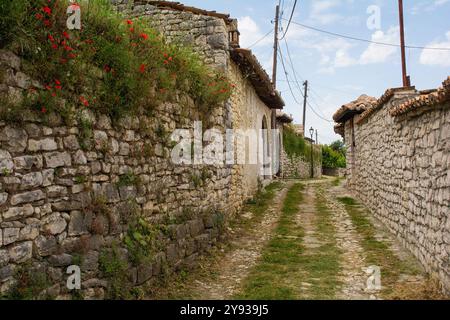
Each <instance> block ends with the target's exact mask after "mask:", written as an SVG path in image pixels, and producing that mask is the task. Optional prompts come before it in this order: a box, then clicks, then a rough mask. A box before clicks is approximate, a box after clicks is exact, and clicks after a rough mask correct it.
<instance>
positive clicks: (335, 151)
mask: <svg viewBox="0 0 450 320" xmlns="http://www.w3.org/2000/svg"><path fill="white" fill-rule="evenodd" d="M345 153H346V151H345V147H344V145H343V143H342V142H341V141H339V140H338V141H335V142H333V143H332V144H331V145H330V146H326V145H325V146H322V159H323V160H322V165H323V167H325V168H345V167H346V166H347V163H346V158H345Z"/></svg>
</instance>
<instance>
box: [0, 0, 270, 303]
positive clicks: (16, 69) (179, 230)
mask: <svg viewBox="0 0 450 320" xmlns="http://www.w3.org/2000/svg"><path fill="white" fill-rule="evenodd" d="M115 2H116V3H124V2H125V1H115ZM155 10H156V9H155V8H154V7H151V6H148V5H145V6H137V7H135V8H134V9H133V12H134V13H133V14H135V15H148V16H151V18H152V19H151V20H149V21H150V22H151V23H152V24H153V26H155V27H156V28H157V29H159V30H160V31H162V32H163V34H164V35H165V36H166V37H167V38H168V39H169V40H175V39H176V40H177V41H182V40H183V39H184V41H187V42H189V43H190V44H195V48H196V49H197V51H198V52H199V53H200V54H201V55H202V56H203V57H204V58H205V61H206V62H207V63H208V64H209V65H211V66H213V67H215V68H219V69H225V68H226V70H227V74H228V75H229V76H230V78H232V79H233V81H235V82H236V93H234V94H233V97H232V98H231V99H230V101H229V102H228V103H225V104H224V105H222V106H219V107H217V108H215V109H213V110H212V112H210V113H209V114H207V115H205V114H200V113H199V110H198V108H197V106H196V105H195V103H194V101H192V99H190V98H189V97H187V96H184V95H177V99H176V101H175V102H173V103H161V104H160V105H158V106H156V107H155V111H154V115H153V116H152V117H144V116H140V117H139V118H137V117H136V118H130V117H128V118H123V119H121V120H120V121H119V122H118V123H114V124H113V123H112V122H111V119H109V118H108V117H107V116H94V115H93V114H90V113H89V112H87V111H84V112H83V114H82V117H81V118H82V119H83V123H84V124H82V123H80V122H79V121H78V122H77V121H76V120H75V121H74V122H73V123H71V124H70V125H66V124H65V123H64V122H63V121H62V119H60V118H58V117H57V116H55V117H51V118H50V119H48V120H47V121H45V122H44V121H43V120H42V119H40V118H38V117H35V116H32V115H31V114H25V115H24V118H25V119H24V121H23V123H21V124H13V123H5V122H0V293H5V292H7V291H8V290H9V289H10V288H11V287H13V286H14V285H15V284H16V283H17V271H18V270H20V269H21V268H22V266H26V269H27V270H29V271H31V272H33V273H34V274H42V275H46V276H47V278H48V281H49V283H48V287H49V288H50V289H48V290H47V294H49V295H51V296H52V297H58V298H61V299H64V298H70V294H69V292H68V290H67V289H66V287H65V282H66V279H67V274H66V268H67V266H69V265H72V264H79V265H80V266H81V271H82V284H83V290H82V295H83V297H84V298H94V297H95V298H102V297H104V295H105V291H106V287H107V286H108V285H109V284H110V283H111V282H110V281H109V280H111V279H108V277H107V276H106V275H105V274H104V273H103V272H102V270H101V263H100V261H99V260H101V257H102V256H103V255H104V254H111V252H113V251H114V250H115V249H114V248H118V249H117V250H118V251H119V255H120V257H121V259H122V260H124V261H127V275H128V278H129V282H130V284H131V285H136V286H138V285H142V284H143V283H145V282H147V281H151V280H152V279H156V278H157V277H159V276H161V274H165V273H166V272H169V273H170V272H172V271H174V270H177V269H179V268H182V267H184V266H190V265H192V264H193V263H194V262H195V260H196V258H197V256H198V255H199V254H202V253H203V252H204V251H205V250H207V249H208V247H210V246H211V245H213V244H214V243H215V242H216V241H217V239H219V238H220V231H221V230H223V226H224V223H225V221H226V220H227V219H228V217H229V216H230V215H232V214H234V213H236V212H238V211H239V209H240V207H241V205H242V203H243V202H244V201H245V200H246V199H248V198H250V197H252V196H253V195H254V193H255V191H256V190H257V189H258V186H259V184H260V181H259V180H260V179H259V171H258V169H259V166H258V165H249V166H240V165H223V166H175V165H174V164H173V163H172V161H171V159H170V150H171V143H170V141H169V139H168V136H169V134H170V133H171V132H173V130H174V129H180V128H182V129H193V124H194V121H195V120H200V119H202V120H206V122H208V124H209V127H214V128H216V129H219V130H221V131H224V130H225V129H226V128H235V127H236V128H242V129H259V128H261V123H262V119H263V117H264V116H265V117H266V118H267V121H268V127H269V128H270V118H271V117H270V109H269V108H268V107H267V106H266V105H265V104H264V103H262V102H261V100H260V99H259V97H258V96H257V94H256V92H255V90H254V89H253V87H252V86H251V84H250V83H249V82H248V80H247V79H245V78H244V77H243V76H242V74H241V72H240V71H239V68H238V67H237V66H236V65H235V64H234V63H233V62H232V61H231V59H230V57H229V53H228V33H227V29H226V25H225V22H224V21H223V20H222V19H220V18H216V17H210V16H202V15H194V14H192V13H188V12H177V11H169V10H159V9H158V10H156V11H155ZM0 58H1V59H3V60H1V59H0V60H1V61H0V65H2V68H3V67H5V68H6V71H7V72H6V74H7V75H8V77H7V79H6V80H5V81H6V82H5V83H2V84H0V93H8V94H10V95H11V94H13V96H15V97H19V96H20V95H21V93H22V92H24V90H27V89H28V88H29V87H30V86H31V83H32V80H31V79H29V78H28V77H26V75H24V74H23V73H21V68H20V64H21V62H20V59H19V58H18V57H15V56H14V55H12V54H11V53H9V52H1V54H0ZM24 79H25V80H26V81H25V80H24ZM86 123H89V125H88V126H86ZM204 129H206V128H204ZM138 218H142V219H143V220H144V221H145V222H146V223H147V224H148V225H149V226H150V227H151V228H152V231H154V232H155V234H156V238H157V240H158V241H157V242H158V245H157V246H154V247H153V248H152V249H154V251H155V252H152V255H151V258H152V260H151V262H147V263H145V264H136V263H134V262H132V260H133V259H131V257H130V255H131V253H130V251H129V250H127V248H128V247H127V246H125V245H124V241H123V240H124V238H125V237H126V235H127V234H128V232H129V231H130V230H131V229H130V227H131V225H132V223H133V221H136V220H137V219H138ZM113 249H114V250H113Z"/></svg>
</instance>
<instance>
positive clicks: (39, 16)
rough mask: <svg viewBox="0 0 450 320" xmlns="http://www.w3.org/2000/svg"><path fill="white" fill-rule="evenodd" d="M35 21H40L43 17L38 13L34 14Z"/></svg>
mask: <svg viewBox="0 0 450 320" xmlns="http://www.w3.org/2000/svg"><path fill="white" fill-rule="evenodd" d="M36 19H38V20H42V19H44V16H43V15H42V14H40V13H36Z"/></svg>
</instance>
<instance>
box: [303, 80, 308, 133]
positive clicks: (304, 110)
mask: <svg viewBox="0 0 450 320" xmlns="http://www.w3.org/2000/svg"><path fill="white" fill-rule="evenodd" d="M303 87H305V93H304V94H303V136H304V137H306V136H305V132H306V131H305V130H306V103H307V99H308V80H306V81H305V82H303Z"/></svg>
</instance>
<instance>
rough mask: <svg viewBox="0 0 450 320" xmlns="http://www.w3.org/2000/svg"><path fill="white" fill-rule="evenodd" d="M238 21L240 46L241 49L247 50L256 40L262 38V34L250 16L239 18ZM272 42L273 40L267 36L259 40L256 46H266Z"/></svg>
mask: <svg viewBox="0 0 450 320" xmlns="http://www.w3.org/2000/svg"><path fill="white" fill-rule="evenodd" d="M238 21H239V31H240V32H241V36H240V44H241V46H242V47H243V48H247V47H249V46H251V45H253V44H254V43H255V42H257V41H258V40H260V39H262V38H263V37H264V34H265V33H263V32H261V29H260V28H259V26H258V24H257V23H256V22H255V20H253V19H252V18H251V17H250V16H245V17H241V18H239V19H238ZM272 42H273V38H272V37H270V36H267V37H266V38H265V39H263V40H261V41H260V42H259V43H258V44H257V45H256V46H262V45H267V44H269V43H272Z"/></svg>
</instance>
